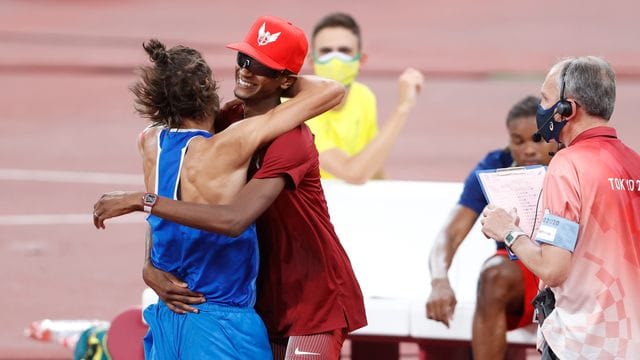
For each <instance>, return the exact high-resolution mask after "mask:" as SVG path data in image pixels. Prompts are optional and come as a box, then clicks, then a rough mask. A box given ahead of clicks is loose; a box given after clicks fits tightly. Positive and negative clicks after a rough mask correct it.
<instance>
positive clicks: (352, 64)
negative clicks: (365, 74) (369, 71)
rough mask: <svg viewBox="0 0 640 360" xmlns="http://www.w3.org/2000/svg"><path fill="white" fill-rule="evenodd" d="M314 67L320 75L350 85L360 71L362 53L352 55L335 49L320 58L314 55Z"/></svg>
mask: <svg viewBox="0 0 640 360" xmlns="http://www.w3.org/2000/svg"><path fill="white" fill-rule="evenodd" d="M313 69H314V71H315V73H316V75H318V76H322V77H325V78H329V79H332V80H335V81H338V82H339V83H341V84H342V85H344V86H349V85H351V83H352V82H353V80H355V79H356V76H358V72H359V71H360V54H358V55H356V56H355V57H351V56H349V55H346V54H344V53H341V52H338V51H334V52H330V53H328V54H324V55H322V56H321V57H319V58H316V57H315V56H314V57H313Z"/></svg>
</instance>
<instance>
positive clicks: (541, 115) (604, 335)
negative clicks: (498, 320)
mask: <svg viewBox="0 0 640 360" xmlns="http://www.w3.org/2000/svg"><path fill="white" fill-rule="evenodd" d="M541 96H542V101H541V102H540V107H539V109H538V113H537V116H536V120H537V124H538V132H539V134H540V136H541V137H542V138H544V139H545V140H546V141H550V140H552V139H553V140H555V141H560V142H562V143H565V144H567V148H566V149H564V150H562V151H560V152H559V153H558V155H556V157H555V158H554V159H553V161H552V162H551V164H550V165H549V171H548V172H547V176H546V177H545V181H544V185H543V195H542V196H543V206H544V217H543V219H542V223H541V225H540V227H539V229H538V231H537V233H536V235H535V242H534V241H533V239H532V238H530V237H529V234H524V233H522V230H521V229H520V228H519V227H518V218H517V214H515V213H513V212H507V210H505V209H501V208H496V207H494V206H493V205H489V206H487V207H486V208H485V210H484V211H483V214H482V215H483V219H482V224H483V227H482V231H483V233H484V234H485V235H487V236H489V237H491V238H493V239H495V240H496V241H500V242H505V243H506V245H507V246H508V247H509V248H510V249H511V251H513V252H514V253H515V254H516V255H517V256H518V258H520V260H521V261H522V263H524V264H525V265H526V267H527V268H529V269H530V270H531V271H532V272H533V273H534V274H536V275H537V276H538V277H539V278H540V280H541V283H542V284H543V285H544V286H545V289H544V290H543V291H541V293H540V295H539V296H538V297H537V298H536V302H537V303H539V304H541V306H540V307H536V310H538V323H539V324H540V330H541V331H540V332H538V334H541V335H542V336H543V338H542V339H540V340H544V342H542V343H541V347H540V348H539V349H540V350H541V351H542V358H543V359H557V358H560V359H637V358H638V354H640V337H639V336H638V334H640V304H638V299H639V298H640V281H638V279H640V240H639V239H640V187H639V186H638V185H640V155H638V154H637V153H636V152H635V151H633V150H632V149H630V148H629V147H627V146H626V145H624V144H623V143H622V141H620V140H619V139H618V136H617V134H616V130H615V129H614V128H612V127H609V119H610V118H611V115H612V113H613V109H614V105H615V98H616V83H615V74H614V72H613V69H612V68H611V65H609V64H608V63H607V62H606V61H604V60H603V59H601V58H598V57H595V56H585V57H578V58H569V59H565V60H562V61H560V62H558V63H557V64H555V65H554V66H553V67H552V68H551V70H550V71H549V73H548V74H547V77H546V78H545V80H544V83H543V84H542V89H541Z"/></svg>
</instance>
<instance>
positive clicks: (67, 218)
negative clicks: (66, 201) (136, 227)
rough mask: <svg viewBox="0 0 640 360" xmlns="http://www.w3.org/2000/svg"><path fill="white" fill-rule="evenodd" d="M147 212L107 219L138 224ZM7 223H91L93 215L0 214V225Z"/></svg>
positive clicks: (116, 222)
mask: <svg viewBox="0 0 640 360" xmlns="http://www.w3.org/2000/svg"><path fill="white" fill-rule="evenodd" d="M145 218H146V214H143V213H134V214H128V215H124V216H121V217H118V218H115V219H109V220H107V221H106V224H107V226H108V225H109V224H137V223H143V222H145ZM3 225H4V226H7V225H91V226H93V215H92V214H91V213H87V214H34V215H0V226H3Z"/></svg>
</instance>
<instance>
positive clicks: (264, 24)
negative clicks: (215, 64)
mask: <svg viewBox="0 0 640 360" xmlns="http://www.w3.org/2000/svg"><path fill="white" fill-rule="evenodd" d="M227 47H228V48H230V49H234V50H237V51H239V52H241V53H244V54H247V55H249V56H251V57H252V58H254V59H256V60H258V61H259V62H261V63H262V64H263V65H265V66H268V67H270V68H272V69H274V70H285V69H286V70H289V71H291V72H292V73H294V74H297V73H299V72H300V69H301V68H302V65H303V64H304V60H305V57H306V56H307V50H308V48H309V42H308V41H307V37H306V36H305V34H304V31H302V29H300V28H299V27H297V26H295V25H293V24H292V23H291V22H289V21H287V20H284V19H280V18H277V17H275V16H261V17H259V18H258V20H256V22H255V23H253V26H251V29H249V32H248V33H247V36H245V37H244V40H243V41H242V42H237V43H232V44H229V45H227Z"/></svg>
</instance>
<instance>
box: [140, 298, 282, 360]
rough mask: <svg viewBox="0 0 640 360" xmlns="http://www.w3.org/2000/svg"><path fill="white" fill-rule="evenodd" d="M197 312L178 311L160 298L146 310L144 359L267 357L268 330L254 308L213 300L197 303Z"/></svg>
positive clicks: (269, 349)
mask: <svg viewBox="0 0 640 360" xmlns="http://www.w3.org/2000/svg"><path fill="white" fill-rule="evenodd" d="M194 307H196V308H198V310H199V311H200V312H199V313H198V314H193V313H188V314H176V313H174V312H173V311H171V310H170V309H169V308H168V307H167V305H166V304H165V303H164V302H162V301H158V303H157V304H153V305H150V306H149V307H147V308H146V309H145V310H144V313H143V316H144V319H145V321H146V322H147V324H149V332H148V333H147V335H146V336H145V337H144V356H145V359H152V360H165V359H166V360H169V359H171V360H174V359H184V360H191V359H193V360H195V359H216V360H218V359H221V360H225V359H230V360H231V359H234V360H235V359H258V360H261V359H265V360H270V359H271V358H272V357H271V347H270V345H269V338H268V336H267V330H266V328H265V326H264V323H263V322H262V319H260V316H258V314H257V313H256V312H255V310H254V309H253V308H252V307H247V308H241V307H234V306H225V305H218V304H212V303H205V304H200V305H195V306H194Z"/></svg>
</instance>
